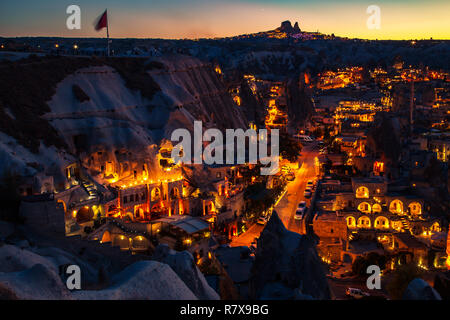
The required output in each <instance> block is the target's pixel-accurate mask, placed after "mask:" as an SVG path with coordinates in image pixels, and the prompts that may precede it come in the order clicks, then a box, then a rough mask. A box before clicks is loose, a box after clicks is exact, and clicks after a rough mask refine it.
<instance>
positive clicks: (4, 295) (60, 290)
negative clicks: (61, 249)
mask: <svg viewBox="0 0 450 320" xmlns="http://www.w3.org/2000/svg"><path fill="white" fill-rule="evenodd" d="M0 299H2V300H32V299H34V300H71V299H72V295H71V294H70V291H69V290H68V289H67V288H66V287H65V286H64V284H63V283H62V281H61V279H60V278H59V276H58V274H57V273H56V272H55V271H54V270H53V269H52V268H49V267H46V266H44V265H42V264H36V265H34V266H33V267H32V268H30V269H27V270H24V271H18V272H11V273H0Z"/></svg>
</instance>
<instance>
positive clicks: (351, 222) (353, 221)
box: [345, 216, 356, 228]
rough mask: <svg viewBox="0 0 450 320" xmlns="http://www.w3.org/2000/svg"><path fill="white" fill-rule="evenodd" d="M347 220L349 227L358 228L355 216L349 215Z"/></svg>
mask: <svg viewBox="0 0 450 320" xmlns="http://www.w3.org/2000/svg"><path fill="white" fill-rule="evenodd" d="M345 220H347V227H349V228H356V219H355V218H354V217H352V216H348V217H347V218H345Z"/></svg>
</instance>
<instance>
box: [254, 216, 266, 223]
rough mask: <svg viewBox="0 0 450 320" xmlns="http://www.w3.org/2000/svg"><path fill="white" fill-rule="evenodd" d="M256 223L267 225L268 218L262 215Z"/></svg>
mask: <svg viewBox="0 0 450 320" xmlns="http://www.w3.org/2000/svg"><path fill="white" fill-rule="evenodd" d="M256 223H257V224H260V225H265V224H266V223H267V218H266V217H263V216H261V217H259V218H258V221H256Z"/></svg>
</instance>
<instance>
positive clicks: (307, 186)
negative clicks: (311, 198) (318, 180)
mask: <svg viewBox="0 0 450 320" xmlns="http://www.w3.org/2000/svg"><path fill="white" fill-rule="evenodd" d="M313 187H314V181H312V180H308V182H307V183H306V188H310V189H312V188H313Z"/></svg>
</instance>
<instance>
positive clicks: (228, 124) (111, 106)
mask: <svg viewBox="0 0 450 320" xmlns="http://www.w3.org/2000/svg"><path fill="white" fill-rule="evenodd" d="M0 69H1V70H2V71H3V72H0V74H1V76H0V88H1V89H0V115H1V117H0V119H1V120H0V136H1V139H0V160H1V161H2V163H4V164H5V166H3V167H2V168H3V169H6V168H12V167H14V170H16V172H17V173H19V174H21V175H32V174H34V173H36V172H37V171H47V172H48V171H51V172H53V173H54V172H55V171H58V170H60V169H61V168H62V167H64V166H65V165H66V164H67V163H70V162H73V161H74V160H76V159H77V157H79V156H80V155H81V154H82V153H84V154H86V155H88V154H90V153H92V152H96V151H98V150H99V148H101V149H106V150H110V151H111V152H114V150H118V149H123V148H124V149H126V150H128V151H130V152H135V151H142V150H145V149H146V148H148V147H149V146H151V145H158V144H159V143H160V142H161V141H162V140H163V139H170V135H171V132H172V131H173V130H174V129H177V128H180V127H182V128H187V129H188V130H189V129H192V127H193V121H194V120H202V121H203V122H204V123H205V124H204V125H205V126H213V127H218V128H221V129H224V128H238V127H242V128H245V127H247V124H246V120H245V116H244V115H243V114H242V112H241V111H240V110H238V109H237V108H236V107H235V106H234V104H233V101H232V99H231V97H230V96H229V95H228V92H227V90H226V87H225V86H224V84H223V83H222V82H221V80H220V79H219V78H218V76H217V74H216V73H215V72H214V69H213V68H212V66H211V65H210V64H209V63H205V62H202V61H200V60H198V59H196V58H192V57H187V56H182V55H166V56H164V57H155V58H152V59H138V58H112V59H100V58H76V57H29V58H27V59H21V60H18V61H14V62H11V61H10V62H3V63H2V64H1V65H0ZM53 175H54V174H53Z"/></svg>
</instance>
